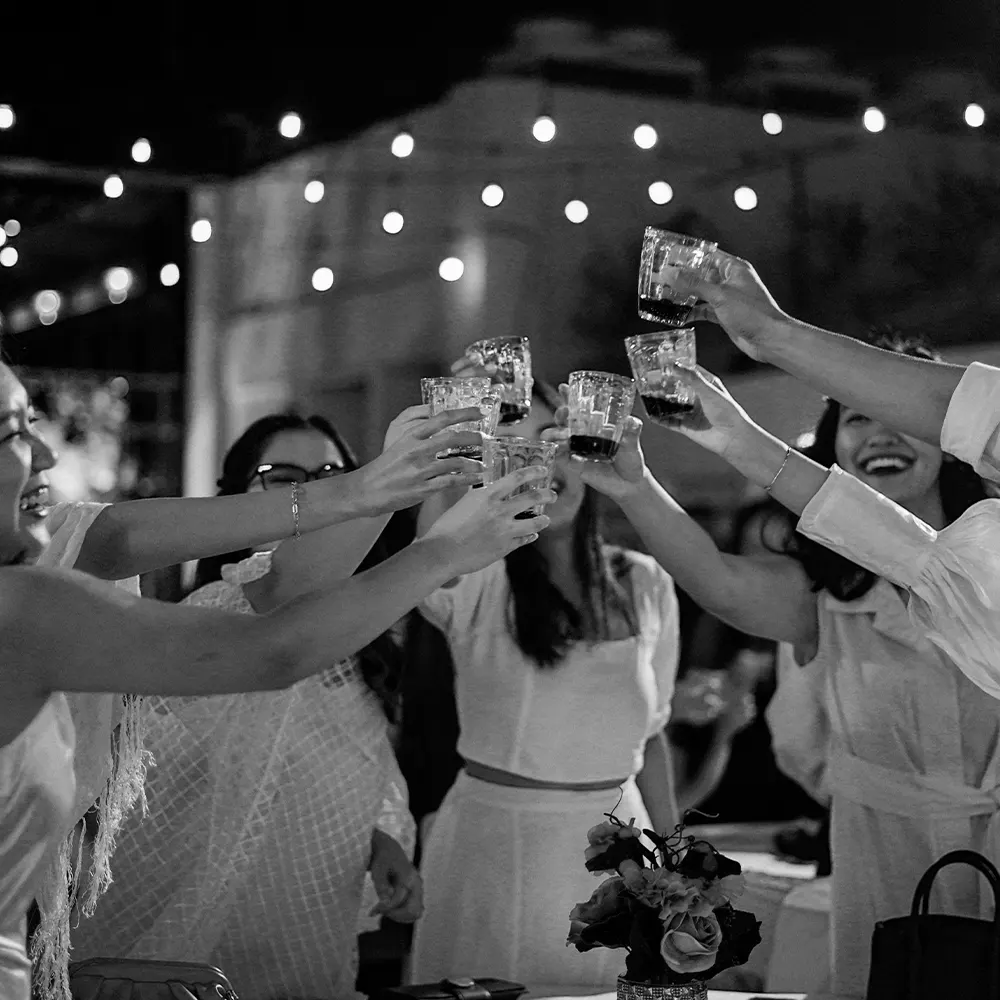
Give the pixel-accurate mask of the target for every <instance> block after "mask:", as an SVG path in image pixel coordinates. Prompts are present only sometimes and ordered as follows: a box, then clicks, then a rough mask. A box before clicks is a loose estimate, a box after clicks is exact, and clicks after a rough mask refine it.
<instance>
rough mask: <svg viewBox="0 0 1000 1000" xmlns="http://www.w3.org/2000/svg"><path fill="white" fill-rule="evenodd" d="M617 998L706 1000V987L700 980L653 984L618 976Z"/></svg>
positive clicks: (630, 999) (636, 999) (628, 999)
mask: <svg viewBox="0 0 1000 1000" xmlns="http://www.w3.org/2000/svg"><path fill="white" fill-rule="evenodd" d="M618 1000H708V987H707V986H706V985H705V984H704V983H700V982H699V983H682V984H679V985H677V986H654V985H653V984H652V983H633V982H632V981H631V980H629V979H626V978H625V977H624V976H619V977H618Z"/></svg>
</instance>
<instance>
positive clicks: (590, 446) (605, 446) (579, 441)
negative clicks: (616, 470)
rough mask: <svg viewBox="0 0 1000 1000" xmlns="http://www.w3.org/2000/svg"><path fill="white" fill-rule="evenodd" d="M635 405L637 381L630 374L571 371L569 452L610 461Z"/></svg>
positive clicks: (582, 456) (581, 456)
mask: <svg viewBox="0 0 1000 1000" xmlns="http://www.w3.org/2000/svg"><path fill="white" fill-rule="evenodd" d="M634 404H635V383H634V382H633V381H632V379H630V378H629V377H628V376H627V375H612V374H610V373H609V372H591V371H581V372H570V375H569V419H568V423H569V450H570V452H572V454H574V455H576V456H578V457H579V458H586V459H589V460H591V461H595V462H610V461H611V460H612V459H613V458H614V457H615V453H616V452H617V451H618V444H619V442H620V441H621V439H622V431H624V430H625V422H626V421H627V420H628V417H629V414H630V413H631V412H632V406H633V405H634Z"/></svg>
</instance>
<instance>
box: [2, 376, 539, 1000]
mask: <svg viewBox="0 0 1000 1000" xmlns="http://www.w3.org/2000/svg"><path fill="white" fill-rule="evenodd" d="M32 424H33V416H32V413H31V409H30V406H29V403H28V397H27V393H26V392H25V390H24V387H23V386H22V385H21V383H20V382H19V381H18V380H17V378H16V377H15V376H14V374H13V373H12V372H11V371H10V369H9V368H6V367H5V366H0V694H2V697H0V833H2V836H0V996H3V997H4V1000H27V997H28V995H29V988H30V975H31V973H30V965H29V962H28V957H27V954H26V947H25V924H26V920H25V916H26V913H27V909H28V906H29V904H30V902H31V900H32V898H33V897H34V896H35V893H36V891H37V889H38V887H39V886H40V885H41V883H42V878H43V874H44V871H45V868H46V866H47V865H48V864H49V862H50V861H51V859H52V857H53V855H54V854H55V853H56V852H57V850H58V846H59V844H60V842H61V841H62V839H63V837H64V835H65V832H66V829H67V826H68V824H69V823H70V817H71V814H72V809H73V799H74V794H75V787H74V786H75V780H74V774H73V742H74V735H73V726H72V719H71V717H70V715H69V711H68V707H67V705H66V701H65V697H64V696H63V695H62V694H61V693H60V692H62V691H87V692H99V691H109V690H110V691H115V690H117V691H134V692H138V693H148V694H153V693H158V694H164V695H174V696H178V695H199V694H227V693H234V692H238V691H245V690H261V691H266V690H274V689H278V688H284V687H289V686H291V685H293V684H295V683H296V682H298V681H299V680H303V679H304V678H306V677H308V676H311V675H313V674H317V673H321V672H322V671H323V670H326V669H327V668H328V667H329V665H330V662H331V661H332V660H333V661H336V660H339V659H343V658H345V657H349V656H351V655H353V654H354V653H355V652H356V651H357V650H358V649H360V648H362V647H363V646H364V645H365V644H367V643H368V642H371V641H372V640H373V639H375V638H376V636H378V635H380V634H381V633H382V632H384V631H385V630H386V629H387V628H388V627H389V626H390V625H391V624H392V623H393V622H395V621H397V620H398V619H399V618H400V616H401V615H403V614H405V613H406V612H407V611H408V610H410V609H411V608H412V607H413V606H414V605H415V604H416V603H417V602H418V601H419V600H421V599H422V598H423V597H424V596H426V595H427V594H428V593H431V592H433V590H434V588H435V587H437V586H440V585H442V584H443V583H444V582H446V581H447V580H449V579H451V578H453V577H454V576H455V575H456V573H466V572H473V571H475V570H476V569H479V568H481V567H482V566H484V565H488V564H489V563H490V562H492V561H493V560H495V559H496V558H502V556H503V555H505V554H506V553H507V552H509V551H510V550H511V549H512V548H514V547H516V546H517V545H519V544H525V543H526V542H527V541H531V540H533V539H534V537H535V534H536V533H537V531H538V530H540V529H541V528H544V527H545V526H546V524H547V519H546V518H545V517H544V516H541V517H537V518H530V519H526V520H519V519H518V518H517V517H516V515H517V514H518V513H519V512H522V511H524V510H526V509H527V508H528V507H529V506H531V505H532V504H533V503H536V502H539V501H541V502H543V503H544V502H548V501H549V500H550V499H551V494H550V493H549V492H548V491H534V492H535V493H536V495H535V496H534V497H532V496H531V495H530V494H529V495H527V496H523V497H522V496H518V497H514V498H512V499H506V500H505V499H503V497H505V496H509V494H510V492H511V491H512V490H513V489H514V488H516V487H517V486H518V485H519V484H521V483H531V482H537V475H536V474H533V473H531V472H529V471H527V470H525V471H523V472H521V473H517V474H515V475H513V476H510V477H507V478H506V479H505V480H504V481H503V482H502V483H499V484H496V485H493V486H489V487H486V488H485V489H483V490H477V491H475V492H472V493H470V494H469V495H468V496H467V497H466V498H463V500H462V501H461V502H460V503H459V504H458V505H456V507H455V508H453V509H452V510H450V511H448V513H447V514H446V515H445V516H444V518H443V519H442V520H440V521H438V522H437V524H435V525H434V527H433V528H432V529H431V531H430V532H429V533H428V535H427V536H425V537H424V538H422V539H419V540H418V541H417V542H415V543H413V544H412V545H410V546H408V547H407V548H406V549H405V550H403V551H402V552H400V553H398V554H397V555H395V556H393V557H391V558H390V559H387V560H386V561H385V562H384V563H382V564H380V565H379V566H376V567H375V568H373V569H371V570H368V571H366V572H365V573H361V574H358V575H357V576H354V577H351V578H350V579H347V580H343V581H340V582H337V583H334V584H331V585H330V586H328V587H326V588H325V589H322V590H320V591H317V592H316V593H315V594H306V595H302V596H300V597H298V598H293V599H292V600H290V601H288V602H287V603H286V604H284V605H282V606H281V607H279V608H277V609H275V610H274V611H270V612H268V613H267V614H264V615H259V616H243V615H233V614H227V613H223V612H219V611H213V610H210V609H206V608H183V607H173V606H170V605H163V604H160V603H158V602H155V601H142V600H139V599H137V598H135V597H133V596H132V595H129V594H126V593H124V592H123V591H121V590H114V589H112V588H109V587H108V586H107V585H106V584H102V583H101V582H100V581H94V580H91V579H90V578H89V577H87V576H84V575H82V574H79V573H68V572H57V571H52V570H47V569H42V568H38V567H34V566H30V565H25V564H26V563H30V562H31V561H32V560H34V559H35V558H37V556H38V555H39V553H40V552H41V551H42V549H43V548H44V545H45V542H46V541H47V532H46V529H45V517H46V514H47V509H46V508H45V506H44V504H42V503H41V502H39V497H40V495H41V489H42V484H43V483H44V475H45V471H46V469H48V468H50V467H51V465H52V461H53V456H52V454H51V452H50V451H49V450H48V448H47V447H46V446H45V445H44V443H43V442H42V441H41V440H40V439H39V438H38V436H37V434H35V432H34V430H33V427H32ZM435 447H436V443H435V442H429V448H430V450H431V452H432V453H433V450H434V448H435ZM286 495H287V494H286ZM275 507H277V503H276V502H275ZM288 513H289V515H290V522H291V524H292V525H293V526H294V512H292V511H289V512H288ZM284 530H285V531H287V529H284ZM275 533H276V534H280V533H283V531H282V530H279V531H276V532H275ZM287 533H288V534H292V533H293V532H292V531H287ZM51 971H52V973H53V976H54V978H55V981H54V982H52V981H47V980H46V981H42V982H39V983H38V986H39V989H40V991H42V992H45V993H49V994H53V993H54V994H56V995H59V996H61V997H65V996H67V995H68V994H67V983H66V970H65V967H64V966H63V967H56V968H54V969H53V970H51Z"/></svg>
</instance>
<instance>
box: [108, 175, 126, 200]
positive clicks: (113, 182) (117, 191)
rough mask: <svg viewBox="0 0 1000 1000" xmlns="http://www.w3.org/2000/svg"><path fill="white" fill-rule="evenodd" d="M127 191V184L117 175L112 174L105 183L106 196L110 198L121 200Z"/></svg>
mask: <svg viewBox="0 0 1000 1000" xmlns="http://www.w3.org/2000/svg"><path fill="white" fill-rule="evenodd" d="M124 190H125V184H124V183H123V181H122V179H121V178H120V177H119V176H118V175H117V174H112V175H111V176H110V177H108V178H106V179H105V181H104V194H105V195H106V196H107V197H108V198H120V197H121V196H122V193H123V192H124Z"/></svg>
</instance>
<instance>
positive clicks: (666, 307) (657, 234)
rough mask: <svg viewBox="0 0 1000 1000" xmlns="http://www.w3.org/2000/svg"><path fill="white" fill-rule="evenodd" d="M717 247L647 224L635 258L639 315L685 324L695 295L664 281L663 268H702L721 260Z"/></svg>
mask: <svg viewBox="0 0 1000 1000" xmlns="http://www.w3.org/2000/svg"><path fill="white" fill-rule="evenodd" d="M718 249H719V245H718V244H717V243H712V242H711V241H710V240H700V239H698V238H697V237H695V236H685V235H683V234H682V233H672V232H670V231H669V230H667V229H657V228H656V227H655V226H647V227H646V232H645V235H644V237H643V240H642V256H641V257H640V260H639V316H640V317H641V318H642V319H647V320H651V321H652V322H654V323H663V324H665V325H666V326H683V325H684V324H685V323H687V322H688V320H689V319H690V318H691V310H692V309H693V308H694V306H695V304H696V303H697V301H698V297H697V296H696V295H685V294H684V293H683V292H678V291H676V290H675V289H673V288H671V287H670V285H668V284H667V283H666V280H665V279H666V276H667V274H668V273H669V270H665V269H670V268H681V269H684V270H690V271H705V270H707V269H708V268H709V267H710V266H711V265H712V264H713V262H716V261H717V260H721V257H719V256H718V255H717V251H718ZM723 256H724V255H723Z"/></svg>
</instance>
